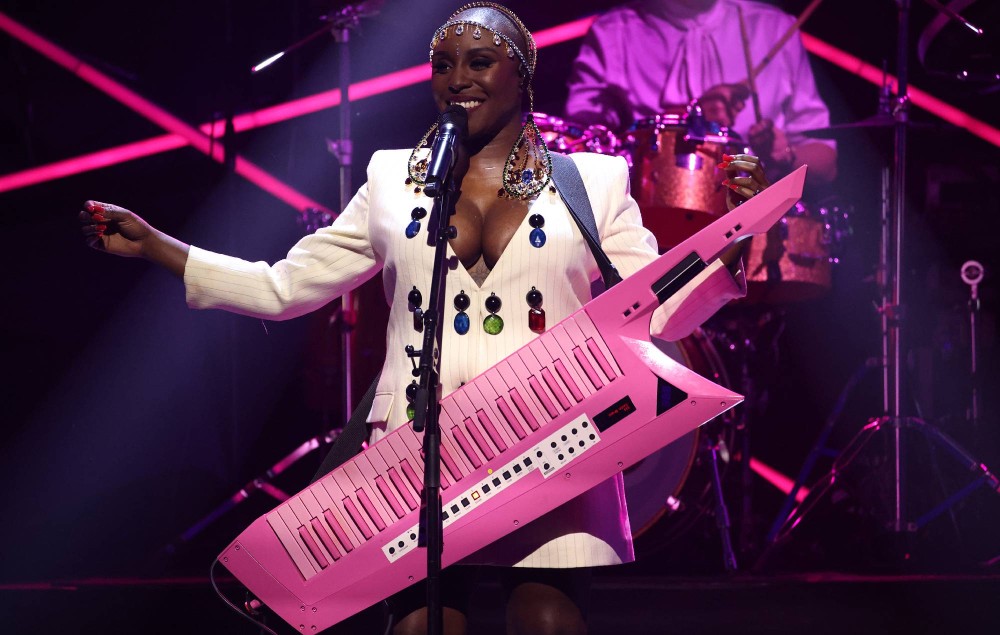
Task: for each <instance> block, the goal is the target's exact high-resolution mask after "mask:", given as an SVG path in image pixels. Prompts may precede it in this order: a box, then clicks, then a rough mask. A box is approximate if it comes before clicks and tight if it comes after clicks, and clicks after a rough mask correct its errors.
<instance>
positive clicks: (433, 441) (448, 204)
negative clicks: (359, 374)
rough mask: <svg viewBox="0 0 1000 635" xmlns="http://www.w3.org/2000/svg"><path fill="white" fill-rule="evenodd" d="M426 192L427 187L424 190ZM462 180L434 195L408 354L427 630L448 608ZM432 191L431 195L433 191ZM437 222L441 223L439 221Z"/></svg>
mask: <svg viewBox="0 0 1000 635" xmlns="http://www.w3.org/2000/svg"><path fill="white" fill-rule="evenodd" d="M425 192H426V190H425ZM459 193H460V192H459V189H458V183H457V182H456V180H455V178H454V176H453V170H449V171H448V174H447V176H446V177H445V178H444V179H443V180H442V181H441V187H440V188H438V190H437V194H436V195H435V197H434V206H433V208H432V210H431V214H430V219H429V220H428V232H429V233H430V239H431V240H432V241H433V242H434V265H433V269H432V271H431V275H432V278H431V292H430V299H429V302H428V306H427V310H426V311H424V314H423V324H424V340H423V344H422V345H421V348H420V350H419V351H416V350H413V347H412V346H408V347H407V348H406V352H407V355H409V356H410V357H411V358H419V361H418V362H417V364H416V368H414V370H413V374H414V375H415V376H418V377H419V381H418V388H417V394H416V397H415V398H414V400H413V405H414V416H413V430H414V431H415V432H421V431H423V433H424V447H423V454H424V489H423V492H421V497H420V530H419V532H420V533H419V538H418V541H417V545H418V546H420V547H424V548H426V549H427V633H428V634H429V635H441V634H442V633H443V632H444V612H443V610H444V607H443V606H442V605H441V553H442V551H443V549H444V526H443V524H442V520H441V461H440V450H441V429H440V426H439V424H438V416H439V414H440V410H441V404H440V397H441V395H440V383H439V374H440V371H439V366H438V365H439V364H440V361H441V342H442V337H441V328H442V324H441V320H440V318H441V316H442V315H443V314H444V299H445V298H444V284H445V279H446V278H447V276H448V263H447V259H446V250H447V247H448V240H449V239H451V238H454V237H455V236H456V235H457V230H456V229H455V228H454V227H452V226H451V216H452V214H454V213H455V201H457V200H458V196H459ZM428 195H429V194H428ZM435 221H436V222H435Z"/></svg>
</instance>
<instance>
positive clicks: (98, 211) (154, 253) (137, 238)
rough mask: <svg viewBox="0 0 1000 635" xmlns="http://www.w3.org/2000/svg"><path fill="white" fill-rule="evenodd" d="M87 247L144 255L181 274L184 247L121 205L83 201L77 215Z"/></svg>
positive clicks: (184, 253)
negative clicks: (81, 209)
mask: <svg viewBox="0 0 1000 635" xmlns="http://www.w3.org/2000/svg"><path fill="white" fill-rule="evenodd" d="M79 219H80V224H81V226H82V227H81V231H82V232H83V237H84V239H85V240H86V241H87V246H88V247H91V248H92V249H96V250H98V251H104V252H107V253H109V254H115V255H116V256H125V257H129V258H145V259H147V260H151V261H153V262H155V263H157V264H160V265H163V266H164V267H166V268H167V269H168V270H170V272H171V273H173V274H175V275H177V276H179V277H183V276H184V265H185V264H186V262H187V255H188V246H187V245H185V244H184V243H182V242H180V241H179V240H176V239H174V238H171V237H170V236H167V235H166V234H164V233H163V232H161V231H158V230H156V229H153V227H151V226H150V225H149V223H147V222H146V221H144V220H142V218H140V217H139V215H138V214H135V213H133V212H130V211H129V210H127V209H125V208H124V207H119V206H118V205H113V204H111V203H101V202H99V201H87V202H86V203H84V204H83V211H81V212H80V214H79Z"/></svg>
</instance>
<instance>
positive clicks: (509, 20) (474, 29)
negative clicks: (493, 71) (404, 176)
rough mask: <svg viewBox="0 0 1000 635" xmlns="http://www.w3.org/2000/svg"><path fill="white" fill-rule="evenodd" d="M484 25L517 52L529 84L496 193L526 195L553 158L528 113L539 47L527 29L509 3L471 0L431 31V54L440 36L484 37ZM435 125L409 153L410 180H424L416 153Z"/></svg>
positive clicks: (541, 181) (539, 184) (538, 186)
mask: <svg viewBox="0 0 1000 635" xmlns="http://www.w3.org/2000/svg"><path fill="white" fill-rule="evenodd" d="M484 31H488V32H489V35H488V36H487V37H489V38H490V39H492V40H493V44H494V45H496V46H498V47H499V46H503V47H505V49H506V54H507V57H509V58H511V59H513V58H517V60H518V61H519V62H520V70H521V72H522V74H523V75H524V77H525V83H526V85H527V90H528V104H529V106H528V114H527V117H526V118H525V123H524V126H523V127H522V128H521V134H520V135H519V136H518V139H517V143H515V144H514V147H513V148H511V151H510V154H509V155H508V156H507V162H506V163H505V164H504V170H503V188H502V189H500V190H499V191H498V192H497V195H498V196H508V197H511V198H518V199H522V200H523V199H528V198H531V197H532V196H534V195H536V194H538V192H540V191H542V189H544V188H545V186H546V185H547V184H548V182H549V179H550V178H551V175H552V159H551V157H550V156H549V151H548V148H547V147H545V141H544V139H543V138H542V133H541V131H540V130H539V129H538V126H537V125H535V120H534V116H533V115H532V111H534V107H535V95H534V90H533V89H532V86H531V81H532V78H533V77H534V74H535V64H536V62H537V59H538V50H537V48H536V47H535V39H534V38H533V37H532V36H531V33H530V32H529V31H528V29H527V28H526V27H525V26H524V23H523V22H521V20H520V19H519V18H518V17H517V16H516V15H514V12H513V11H511V10H510V9H508V8H507V7H504V6H501V5H499V4H495V3H492V2H473V3H470V4H467V5H465V6H463V7H461V8H460V9H458V11H456V12H455V13H453V14H452V15H451V17H449V18H448V21H447V22H445V23H444V24H443V25H442V26H441V27H439V28H438V30H437V31H435V32H434V37H433V38H432V39H431V46H430V56H431V58H433V56H434V49H435V47H437V45H438V44H439V43H440V42H441V41H442V40H446V39H448V38H450V37H463V36H466V34H468V35H467V36H468V37H471V38H472V39H474V40H480V39H482V38H483V37H484ZM435 127H436V125H435ZM435 127H432V128H431V129H430V130H428V131H427V134H425V135H424V137H423V138H422V139H421V140H420V143H419V144H418V145H417V147H416V148H415V149H414V151H413V154H411V155H410V163H409V173H410V180H412V181H413V182H416V183H417V184H422V183H423V180H424V179H425V178H426V176H425V175H426V157H422V156H420V155H421V154H423V152H421V151H422V149H423V148H425V146H427V144H428V142H429V140H430V138H431V135H432V134H433V132H434V130H435Z"/></svg>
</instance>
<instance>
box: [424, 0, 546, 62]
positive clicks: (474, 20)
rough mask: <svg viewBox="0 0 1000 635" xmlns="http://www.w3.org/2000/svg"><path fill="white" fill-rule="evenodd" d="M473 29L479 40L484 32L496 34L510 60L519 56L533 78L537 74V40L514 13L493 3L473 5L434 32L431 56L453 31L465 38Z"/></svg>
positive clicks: (498, 44) (494, 41) (495, 40)
mask: <svg viewBox="0 0 1000 635" xmlns="http://www.w3.org/2000/svg"><path fill="white" fill-rule="evenodd" d="M470 29H471V31H472V37H473V39H476V40H478V39H481V38H482V37H483V29H486V30H487V31H489V32H490V33H492V34H493V44H495V45H496V46H504V45H505V46H506V49H507V57H517V59H518V60H519V61H520V62H521V66H522V68H523V69H524V71H525V74H526V75H527V76H528V78H529V79H530V78H531V77H532V76H533V75H534V74H535V63H536V62H537V60H538V49H537V48H535V38H533V37H531V32H530V31H528V29H527V27H525V26H524V23H523V22H521V20H520V18H518V17H517V16H516V15H514V12H513V11H511V10H510V9H508V8H507V7H504V6H501V5H499V4H496V3H493V2H472V3H469V4H467V5H465V6H463V7H461V8H460V9H459V10H458V11H456V12H455V13H452V14H451V17H449V18H448V21H447V22H445V23H444V24H443V25H441V27H439V28H438V30H437V31H435V32H434V37H433V38H432V39H431V50H430V55H431V57H433V56H434V48H435V47H436V46H437V45H438V43H439V42H441V40H444V39H447V38H448V35H449V32H450V33H453V34H454V35H457V36H461V35H462V34H463V33H465V32H466V31H467V30H470Z"/></svg>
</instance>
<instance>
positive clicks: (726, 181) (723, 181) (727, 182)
mask: <svg viewBox="0 0 1000 635" xmlns="http://www.w3.org/2000/svg"><path fill="white" fill-rule="evenodd" d="M722 184H723V185H725V186H726V187H729V179H723V180H722Z"/></svg>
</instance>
